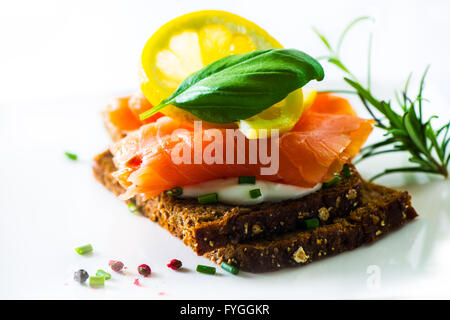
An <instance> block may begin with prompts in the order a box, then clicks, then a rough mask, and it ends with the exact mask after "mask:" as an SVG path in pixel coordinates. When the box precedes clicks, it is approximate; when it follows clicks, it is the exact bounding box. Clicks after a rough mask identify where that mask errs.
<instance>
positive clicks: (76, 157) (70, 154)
mask: <svg viewBox="0 0 450 320" xmlns="http://www.w3.org/2000/svg"><path fill="white" fill-rule="evenodd" d="M64 154H65V155H66V157H67V158H69V159H70V160H73V161H77V160H78V156H77V155H76V154H75V153H71V152H67V151H66V152H64Z"/></svg>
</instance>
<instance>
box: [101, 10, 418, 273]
mask: <svg viewBox="0 0 450 320" xmlns="http://www.w3.org/2000/svg"><path fill="white" fill-rule="evenodd" d="M140 71H141V72H140V78H141V89H140V90H139V91H137V92H136V93H134V94H131V95H129V96H126V97H120V98H116V99H114V100H113V101H112V102H111V103H110V104H109V105H108V106H107V108H106V110H105V111H104V122H105V126H106V128H107V130H108V132H109V134H110V136H111V139H112V141H113V143H112V145H111V147H110V148H109V149H108V150H107V151H105V152H103V153H101V154H99V155H98V156H97V157H96V158H95V165H94V174H95V177H96V178H97V179H98V180H99V181H100V182H101V183H102V184H103V185H104V186H105V187H106V188H108V189H109V190H111V191H113V192H114V193H115V194H116V195H117V196H119V197H120V198H121V199H123V200H124V201H126V202H128V203H132V204H133V205H135V206H136V207H137V208H138V210H140V212H141V213H142V214H143V215H145V216H147V217H149V218H150V219H151V220H153V221H155V222H157V223H158V224H159V225H161V226H162V227H164V228H166V229H167V230H168V231H170V232H171V233H172V234H173V235H175V236H177V237H179V238H180V239H182V240H183V242H184V243H185V244H186V245H188V246H190V247H191V248H192V249H193V250H194V251H195V252H196V253H197V254H199V255H205V256H207V257H208V258H210V259H211V260H213V261H214V262H216V263H218V264H220V263H222V262H225V263H227V264H230V265H233V266H235V267H238V268H240V269H241V270H244V271H250V272H264V271H270V270H278V269H280V268H284V267H288V266H301V265H303V264H306V263H309V262H311V261H314V260H317V259H320V258H323V257H326V256H331V255H334V254H337V253H340V252H343V251H346V250H350V249H354V248H356V247H358V246H360V245H362V244H364V243H369V242H372V241H374V240H376V239H378V238H379V237H381V236H382V235H385V234H386V233H388V232H390V231H391V230H394V229H396V228H398V227H400V226H401V225H403V224H404V223H406V222H407V221H410V220H412V219H414V218H415V217H416V216H417V214H416V212H415V210H414V209H413V208H412V206H411V202H410V196H409V195H408V193H407V192H401V191H397V190H393V189H390V188H386V187H383V186H379V185H376V184H373V183H370V182H367V181H365V180H364V179H362V178H361V176H360V175H359V174H358V172H357V171H356V169H355V167H354V166H353V165H352V163H351V160H352V158H354V157H355V156H356V155H357V154H358V153H359V151H360V149H361V147H362V145H363V144H364V142H365V141H366V139H367V137H368V136H369V134H370V133H371V131H372V126H373V124H374V121H373V120H366V119H362V118H360V117H358V115H357V114H356V112H355V111H354V109H353V108H352V107H351V105H350V104H349V102H348V101H347V100H346V99H344V98H342V97H339V96H336V95H332V94H329V93H317V92H315V91H314V90H308V91H307V92H306V90H304V91H305V92H303V90H302V87H304V86H305V85H306V84H307V83H308V82H310V81H320V80H322V79H323V78H324V71H323V69H322V66H321V65H320V64H319V62H317V61H316V60H315V59H314V58H312V57H311V56H309V55H308V54H306V53H304V52H302V51H298V50H295V49H283V48H282V46H281V45H280V44H279V43H278V42H277V41H276V40H275V39H274V38H272V37H271V36H270V35H268V34H267V33H266V32H265V31H264V30H262V29H261V28H260V27H258V26H257V25H255V24H254V23H252V22H249V21H247V20H245V19H243V18H241V17H239V16H236V15H234V14H230V13H227V12H221V11H200V12H195V13H191V14H187V15H185V16H182V17H179V18H177V19H175V20H173V21H171V22H169V23H167V24H166V25H164V26H163V27H161V28H160V29H159V30H158V31H157V32H156V33H155V34H154V35H153V36H152V37H151V38H150V40H149V41H148V42H147V44H146V46H145V48H144V50H143V53H142V59H141V70H140Z"/></svg>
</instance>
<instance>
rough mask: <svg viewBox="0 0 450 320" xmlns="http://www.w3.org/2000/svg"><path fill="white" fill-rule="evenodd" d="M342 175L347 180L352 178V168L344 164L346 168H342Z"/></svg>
mask: <svg viewBox="0 0 450 320" xmlns="http://www.w3.org/2000/svg"><path fill="white" fill-rule="evenodd" d="M342 174H343V175H344V177H346V178H350V176H351V175H352V173H351V172H350V166H349V165H348V164H347V163H346V164H344V167H343V168H342Z"/></svg>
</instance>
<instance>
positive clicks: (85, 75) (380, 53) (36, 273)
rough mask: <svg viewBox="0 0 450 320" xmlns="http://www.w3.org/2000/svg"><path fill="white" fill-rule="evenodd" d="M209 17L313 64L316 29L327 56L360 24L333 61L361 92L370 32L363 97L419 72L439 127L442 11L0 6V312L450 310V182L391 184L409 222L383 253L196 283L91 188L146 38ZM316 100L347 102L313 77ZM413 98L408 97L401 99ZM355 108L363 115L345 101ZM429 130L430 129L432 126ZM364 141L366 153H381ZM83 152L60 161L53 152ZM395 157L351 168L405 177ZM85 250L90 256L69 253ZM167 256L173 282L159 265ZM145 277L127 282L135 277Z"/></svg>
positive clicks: (444, 94) (448, 24) (333, 80)
mask: <svg viewBox="0 0 450 320" xmlns="http://www.w3.org/2000/svg"><path fill="white" fill-rule="evenodd" d="M201 9H221V10H227V11H231V12H234V13H237V14H239V15H241V16H244V17H246V18H247V19H249V20H252V21H254V22H256V23H257V24H259V25H260V26H262V27H263V28H265V29H266V30H267V31H268V32H269V33H270V34H271V35H273V36H274V37H275V38H277V39H278V40H279V41H280V42H281V43H282V44H283V45H284V46H285V47H294V48H298V49H300V50H303V51H306V52H307V53H309V54H311V55H313V56H319V55H322V54H323V53H325V51H324V48H323V45H322V44H321V42H320V41H319V40H318V39H317V37H316V36H315V34H314V33H313V32H312V29H311V27H312V26H315V27H317V28H318V29H319V30H321V31H322V32H323V33H325V34H326V35H328V36H329V38H330V39H331V41H332V42H334V43H335V42H336V41H337V38H338V36H339V34H340V32H341V31H342V29H343V28H344V26H345V25H346V24H347V23H348V22H349V21H351V20H352V19H354V18H356V17H358V16H362V15H370V16H372V17H374V18H375V23H368V22H364V23H362V24H361V25H360V26H359V27H357V28H355V30H354V31H352V32H351V33H350V34H349V35H348V39H347V40H346V41H347V42H346V43H345V44H344V47H343V55H344V57H345V60H346V61H348V64H349V65H350V66H352V68H353V70H354V73H356V74H357V75H358V77H360V78H362V79H364V77H365V70H366V56H367V53H366V49H367V40H368V34H369V32H373V33H374V43H373V71H372V72H373V83H374V90H375V92H376V93H377V94H379V95H380V96H384V97H386V98H390V97H392V92H393V89H394V88H401V87H402V85H403V83H404V81H405V80H406V78H407V76H408V74H409V73H410V72H411V71H414V75H415V78H413V80H417V79H418V77H419V76H420V75H421V73H422V71H423V70H424V69H425V67H426V65H428V64H431V69H430V73H429V77H428V79H427V83H426V91H425V95H426V97H427V98H429V99H430V101H431V103H430V104H428V105H427V108H432V109H431V110H429V109H428V110H426V113H427V114H431V113H435V114H438V115H439V116H440V117H441V121H444V120H446V121H448V119H449V118H450V111H449V110H450V103H449V102H450V91H449V85H450V64H449V63H448V57H449V56H450V42H449V39H450V20H449V18H448V16H449V14H450V2H449V1H380V0H377V1H283V0H277V1H272V0H270V1H265V0H264V1H263V0H259V1H244V0H239V1H233V0H228V1H211V0H209V1H199V0H197V1H194V0H190V1H173V0H164V1H148V0H147V1H111V0H110V1H76V2H69V1H5V0H2V1H1V2H0V143H1V149H0V298H98V299H103V298H148V299H166V298H167V299H172V298H195V299H208V298H224V299H229V298H273V299H282V298H293V299H302V298H306V299H307V298H377V297H386V298H399V297H406V298H412V297H423V298H428V297H434V298H441V297H447V298H448V297H450V290H449V287H450V286H449V285H450V277H449V275H448V271H447V270H449V267H450V261H449V254H448V252H450V251H449V249H450V240H449V239H450V238H449V225H450V221H449V219H450V212H449V208H450V199H449V191H450V190H449V189H450V186H449V181H448V180H446V181H443V180H442V179H439V178H434V179H429V178H427V177H424V176H409V175H406V176H399V175H397V176H393V177H389V178H386V179H383V180H380V182H383V183H385V184H388V185H393V186H398V187H400V188H403V189H407V190H408V191H410V192H411V193H412V195H413V203H414V205H415V207H416V208H417V210H418V211H419V213H420V214H421V216H420V218H419V219H418V220H417V221H416V222H414V223H412V224H411V225H409V226H407V227H406V228H404V229H402V230H400V231H398V232H396V233H394V234H392V235H390V236H388V237H386V238H385V239H383V240H381V241H380V242H378V243H376V244H375V245H372V246H370V247H366V248H363V249H358V250H355V251H353V252H351V253H346V254H343V255H340V256H338V257H335V258H330V259H326V260H324V261H321V262H317V263H314V264H311V265H309V266H307V267H305V268H301V269H296V270H295V269H294V270H287V271H281V272H276V273H270V274H265V275H251V274H242V275H241V276H239V277H234V276H231V275H229V274H225V273H221V274H220V275H217V276H215V278H212V277H208V276H205V275H200V274H197V273H195V271H194V269H195V265H196V264H198V263H202V264H209V262H208V261H207V260H205V259H204V258H200V257H196V256H195V255H194V254H193V253H192V252H191V251H190V249H188V248H186V247H184V245H183V244H182V243H181V242H180V241H178V240H176V239H175V238H173V237H172V236H170V235H169V234H168V233H167V232H166V231H165V230H162V229H161V228H159V227H158V226H156V225H155V224H153V223H151V222H150V221H147V220H145V219H143V218H141V217H137V216H133V215H131V214H129V213H128V211H127V209H126V207H125V206H124V205H123V204H122V203H121V202H120V201H118V200H117V199H115V198H114V197H113V196H112V195H111V194H109V193H108V192H107V191H105V190H103V188H102V187H101V186H100V185H99V184H98V183H97V182H95V181H94V179H93V178H92V176H91V169H90V164H91V163H90V161H91V159H92V157H93V156H94V155H95V154H96V153H98V152H100V151H102V150H104V149H105V148H106V146H107V145H108V143H109V140H108V137H107V135H106V133H105V131H104V129H103V127H102V123H101V118H100V111H101V110H102V108H103V107H104V105H105V103H106V102H107V100H108V99H109V98H110V97H111V96H114V95H119V94H123V93H128V92H131V91H132V90H134V89H136V88H137V86H138V82H137V76H136V74H137V68H136V67H137V64H138V59H139V56H140V52H141V50H142V48H143V45H144V44H145V42H146V40H147V39H148V38H149V37H150V36H151V34H152V33H153V32H154V31H156V30H157V29H158V27H159V26H160V25H161V24H163V23H164V22H166V21H168V20H170V19H172V18H175V17H177V16H179V15H181V14H183V13H187V12H191V11H195V10H201ZM325 68H326V69H325V71H326V80H325V81H323V83H321V84H320V86H319V87H321V88H327V89H334V88H344V87H345V85H344V84H343V82H342V81H341V80H340V79H341V75H340V74H339V73H338V72H336V70H335V69H334V68H333V67H330V66H329V65H325ZM413 89H414V86H413ZM355 108H356V109H358V111H360V112H361V114H362V115H364V110H362V109H361V106H360V105H359V104H358V103H357V101H355ZM438 121H439V120H438ZM378 137H379V133H375V134H374V135H373V137H371V139H372V140H374V139H377V138H378ZM65 150H71V151H74V152H76V153H78V154H79V156H80V157H81V161H79V162H77V163H72V162H70V161H68V160H67V159H65V158H64V156H63V151H65ZM406 159H407V158H406V157H405V156H399V157H384V158H380V159H378V160H373V161H369V162H366V163H364V164H363V165H361V166H360V170H361V172H362V173H363V175H365V176H366V175H367V176H368V175H370V174H372V173H376V172H379V171H380V170H381V169H382V168H384V167H386V166H398V165H404V164H406V161H407V160H406ZM84 243H92V244H93V246H94V248H95V253H94V254H93V255H92V256H89V257H81V256H78V255H77V254H76V253H75V252H74V250H73V248H74V247H76V246H78V245H81V244H84ZM174 257H178V258H179V259H180V260H182V261H183V263H184V264H185V266H186V271H185V272H178V273H177V272H173V271H171V270H168V269H167V268H166V267H165V263H167V261H168V260H170V259H172V258H174ZM113 258H120V259H121V260H123V261H124V262H125V263H126V265H127V266H129V271H128V272H127V273H126V274H123V275H117V274H114V275H113V279H112V280H110V281H109V282H108V283H107V287H106V288H105V289H102V290H92V289H89V288H87V287H80V286H77V285H75V284H74V283H73V282H72V281H71V280H70V278H71V276H72V270H73V269H74V268H77V267H83V268H86V269H87V270H88V271H89V272H90V273H91V274H92V273H95V270H96V269H97V268H105V269H106V268H107V261H108V260H109V259H113ZM140 263H148V264H149V265H150V266H151V267H152V268H153V270H154V275H153V276H152V277H151V278H148V279H141V281H142V283H143V287H137V286H134V285H133V284H132V282H133V280H134V279H135V278H136V277H137V276H136V272H135V267H136V266H137V265H138V264H140ZM370 265H377V266H379V267H380V270H381V287H380V288H378V289H377V288H375V289H374V288H371V287H370V286H369V287H368V286H367V285H366V281H367V279H368V277H369V275H368V274H367V268H368V266H370Z"/></svg>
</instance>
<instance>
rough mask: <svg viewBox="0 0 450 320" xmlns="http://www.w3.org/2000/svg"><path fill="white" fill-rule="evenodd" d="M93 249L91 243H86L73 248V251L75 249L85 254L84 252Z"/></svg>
mask: <svg viewBox="0 0 450 320" xmlns="http://www.w3.org/2000/svg"><path fill="white" fill-rule="evenodd" d="M93 250H94V248H92V245H91V244H86V245H84V246H81V247H78V248H75V251H76V252H77V253H78V254H86V253H89V252H92V251H93Z"/></svg>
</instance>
